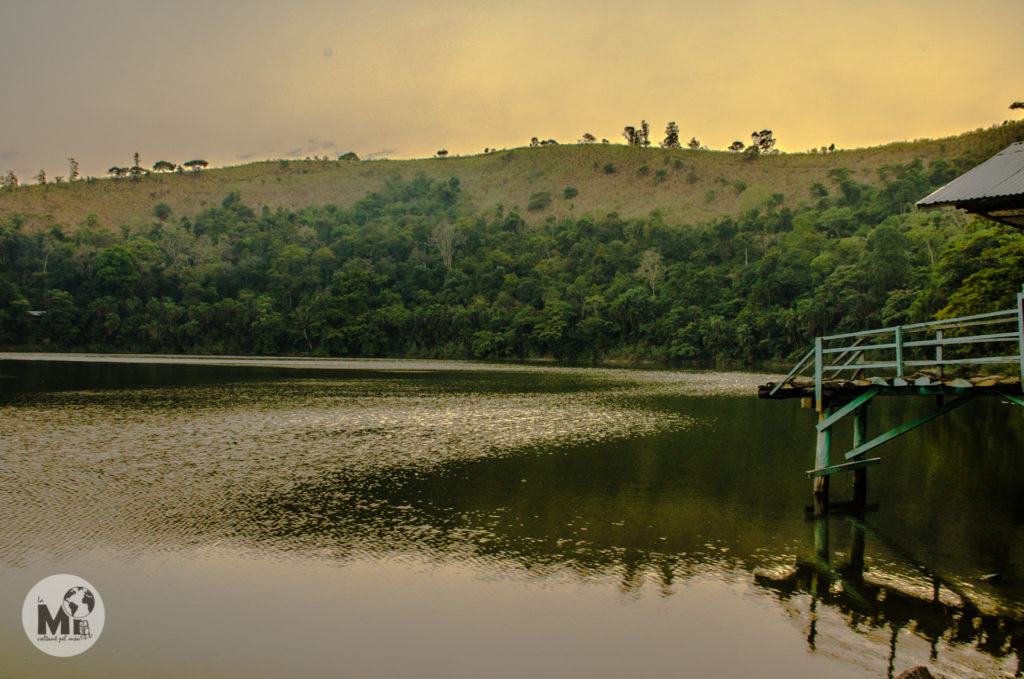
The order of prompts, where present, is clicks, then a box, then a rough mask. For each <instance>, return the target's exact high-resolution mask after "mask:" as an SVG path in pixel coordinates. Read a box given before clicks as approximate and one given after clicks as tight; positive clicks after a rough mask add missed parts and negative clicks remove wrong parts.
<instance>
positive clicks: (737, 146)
mask: <svg viewBox="0 0 1024 679" xmlns="http://www.w3.org/2000/svg"><path fill="white" fill-rule="evenodd" d="M744 146H746V144H744V143H743V142H741V141H740V140H738V139H737V140H736V141H734V142H733V143H731V144H729V150H730V151H732V152H733V153H739V152H740V151H742V150H743V147H744Z"/></svg>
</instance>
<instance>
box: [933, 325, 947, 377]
mask: <svg viewBox="0 0 1024 679" xmlns="http://www.w3.org/2000/svg"><path fill="white" fill-rule="evenodd" d="M935 341H936V342H938V344H936V345H935V360H936V361H938V363H939V364H938V365H937V366H936V368H938V371H939V379H940V380H941V379H942V378H943V377H944V376H945V374H946V373H945V367H944V366H943V365H942V331H941V330H936V331H935Z"/></svg>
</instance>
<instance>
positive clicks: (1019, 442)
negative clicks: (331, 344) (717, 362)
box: [0, 354, 1024, 679]
mask: <svg viewBox="0 0 1024 679" xmlns="http://www.w3.org/2000/svg"><path fill="white" fill-rule="evenodd" d="M26 359H32V360H26ZM768 379H770V376H768V375H761V374H753V373H739V372H699V371H643V370H625V369H581V368H557V367H543V366H497V365H484V364H475V363H459V362H429V361H383V360H382V361H303V360H255V359H254V360H237V359H219V360H217V359H176V358H134V359H133V358H116V357H68V356H41V355H39V356H16V355H10V354H6V355H0V584H2V586H0V613H2V614H0V648H2V649H3V654H2V657H0V674H2V675H4V676H33V677H72V676H73V677H78V678H81V677H104V678H110V677H134V676H149V677H175V678H179V677H184V676H209V677H246V678H253V677H279V676H297V677H298V676H317V675H324V676H338V677H516V678H522V677H530V676H533V677H556V676H557V677H621V676H624V675H626V676H640V677H650V676H658V675H663V674H666V675H671V676H692V677H705V676H706V677H753V676H756V677H780V678H782V677H785V678H787V679H792V678H800V677H808V678H810V677H816V678H817V677H821V676H826V675H827V676H830V677H837V678H841V677H887V676H888V677H891V676H894V675H895V674H898V673H899V672H901V671H903V670H905V669H907V668H909V667H912V666H914V665H918V664H926V665H928V666H929V667H930V668H931V669H932V670H933V671H937V672H941V673H943V674H946V675H947V676H949V677H974V676H985V677H1001V676H1007V675H1009V676H1013V675H1014V674H1015V673H1016V674H1017V676H1020V670H1021V658H1024V493H1022V492H1021V490H1020V489H1021V488H1022V487H1024V459H1022V455H1021V453H1022V452H1024V411H1022V410H1021V409H1020V408H1019V407H1017V406H1011V405H1008V404H1006V403H1004V402H1001V401H1000V400H999V399H998V398H982V399H977V400H976V401H974V402H972V403H970V404H969V405H967V406H964V407H963V408H961V409H959V410H957V411H954V412H953V413H952V414H950V415H948V416H945V417H943V418H940V419H939V420H937V421H935V422H932V423H930V424H928V425H925V426H924V427H922V428H920V429H918V430H916V431H914V432H911V433H910V434H907V435H906V436H904V437H902V438H900V439H897V440H896V441H894V442H892V443H889V444H886V445H885V446H883V447H882V448H880V449H879V451H880V456H881V457H882V458H883V460H884V462H883V463H882V464H881V465H880V466H878V467H873V468H871V469H870V470H869V472H868V489H867V499H866V503H864V504H853V503H849V502H846V501H848V500H851V499H852V498H853V493H852V490H851V488H850V486H851V482H850V478H849V475H837V476H836V477H834V479H833V482H832V487H833V490H832V497H831V499H832V501H833V503H834V505H835V506H834V507H833V508H832V509H831V511H829V512H827V513H824V514H821V513H815V512H814V511H813V510H812V504H813V502H812V494H811V482H810V481H809V480H808V479H807V478H806V476H805V474H804V472H805V471H806V470H807V469H809V468H810V467H811V466H813V464H812V463H813V457H814V428H813V424H814V422H815V418H814V413H813V412H811V411H807V410H801V409H800V407H799V404H798V403H796V402H783V401H760V400H758V399H757V398H756V396H754V394H755V392H756V386H757V385H758V384H759V383H763V382H765V381H767V380H768ZM930 405H931V404H930V403H929V402H928V399H926V398H889V399H876V402H875V403H873V404H872V410H871V411H870V414H869V425H868V426H869V433H875V432H877V433H881V432H882V431H884V429H883V427H884V428H885V429H888V428H889V427H892V426H894V425H895V424H897V423H899V422H902V421H904V420H906V419H907V418H909V417H911V416H913V415H914V414H915V413H923V412H925V411H926V410H927V409H928V408H929V407H930ZM835 440H836V441H837V442H838V443H837V445H838V444H839V443H846V442H848V440H849V434H847V433H844V432H843V430H840V433H839V435H838V436H837V438H836V439H835ZM56 573H72V574H75V575H78V576H81V577H83V578H85V579H86V580H88V581H89V582H90V583H91V584H92V585H94V586H95V588H96V589H97V590H98V591H99V593H100V594H101V596H102V598H103V603H104V606H105V611H106V624H105V627H104V628H103V632H102V635H101V637H100V638H98V639H97V641H96V643H95V645H94V646H93V647H92V648H90V649H89V650H88V651H86V652H85V653H83V654H81V655H79V656H75V657H73V658H52V657H50V656H47V655H45V654H43V653H41V652H40V651H38V650H36V649H35V648H34V647H33V646H32V645H31V644H30V643H29V640H28V639H27V637H26V635H25V633H24V631H23V630H22V628H21V625H20V620H19V619H18V615H17V613H18V611H20V610H21V607H22V604H23V602H24V601H25V598H26V595H27V594H28V592H29V590H30V589H31V588H32V586H33V585H34V584H35V583H36V582H37V581H39V580H41V579H42V578H44V577H46V576H48V575H52V574H56Z"/></svg>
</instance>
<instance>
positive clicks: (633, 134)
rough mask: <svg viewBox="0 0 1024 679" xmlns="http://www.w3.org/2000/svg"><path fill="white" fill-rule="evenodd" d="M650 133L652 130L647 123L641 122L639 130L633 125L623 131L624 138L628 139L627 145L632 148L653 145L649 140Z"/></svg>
mask: <svg viewBox="0 0 1024 679" xmlns="http://www.w3.org/2000/svg"><path fill="white" fill-rule="evenodd" d="M650 131H651V128H650V126H649V125H648V124H647V121H646V120H641V121H640V129H639V130H638V129H636V128H635V127H633V126H632V125H627V126H626V127H625V128H624V129H623V130H622V136H623V137H625V138H626V143H627V144H628V145H630V146H641V147H647V146H650V145H651V142H650V139H648V135H649V134H650Z"/></svg>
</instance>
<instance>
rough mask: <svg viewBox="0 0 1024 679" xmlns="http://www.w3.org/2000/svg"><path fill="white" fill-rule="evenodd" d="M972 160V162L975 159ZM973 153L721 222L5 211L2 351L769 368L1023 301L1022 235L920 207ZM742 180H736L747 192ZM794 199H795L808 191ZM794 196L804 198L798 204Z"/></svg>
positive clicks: (567, 195) (455, 200)
mask: <svg viewBox="0 0 1024 679" xmlns="http://www.w3.org/2000/svg"><path fill="white" fill-rule="evenodd" d="M972 160H973V159H972ZM966 167H969V162H968V161H964V162H959V163H958V162H947V161H944V160H936V161H933V162H931V163H930V164H929V165H927V166H925V164H924V163H922V162H921V161H914V162H911V163H908V164H903V165H888V166H884V167H881V168H879V169H878V177H877V179H878V180H879V181H876V182H873V183H872V184H871V185H868V184H864V183H860V182H858V181H856V180H855V179H854V176H853V175H854V173H852V172H850V171H848V170H845V169H844V168H836V169H833V170H832V171H830V172H829V183H828V184H827V185H826V184H824V183H816V184H815V185H814V186H813V187H812V188H811V190H810V192H809V195H807V196H800V197H797V198H798V200H797V201H794V200H792V199H791V200H785V196H782V195H781V194H776V195H774V196H771V197H769V198H768V199H766V200H765V201H764V202H763V204H761V205H759V206H757V207H756V208H754V209H750V210H747V211H746V212H744V213H742V214H741V215H739V216H738V217H720V218H716V219H713V220H711V221H709V222H708V223H703V224H673V223H666V221H665V219H664V218H663V216H662V215H661V214H660V213H659V212H658V211H654V212H652V213H651V214H649V215H648V216H647V217H645V218H642V219H636V218H633V219H624V218H620V217H619V216H618V215H617V214H615V213H612V214H606V215H604V216H600V217H594V216H581V217H554V216H551V217H548V218H546V219H539V220H538V219H533V217H534V216H536V215H537V214H538V213H540V214H543V211H544V209H545V207H546V206H547V205H549V204H550V203H551V202H552V201H563V200H572V199H573V198H574V197H575V195H576V189H574V188H573V187H571V186H568V187H565V188H564V190H563V189H561V188H559V189H558V190H557V191H552V192H549V193H546V194H537V195H535V196H534V197H533V198H531V202H530V204H529V206H528V207H527V210H528V211H529V214H530V216H531V220H530V221H531V223H530V224H527V222H526V221H525V220H524V219H523V217H522V215H521V213H520V212H518V211H517V210H516V209H505V208H504V207H503V206H502V205H496V206H493V207H492V208H489V209H487V210H484V211H480V210H478V209H475V208H473V207H471V206H470V201H468V200H467V196H466V195H465V192H464V191H463V189H462V187H461V185H460V181H459V180H458V179H457V178H455V177H452V178H450V179H448V180H445V181H439V180H435V179H429V178H427V177H423V176H421V177H418V178H415V179H412V180H403V179H400V178H396V179H394V180H392V181H390V182H388V183H387V185H386V186H385V187H384V188H383V189H381V190H379V191H376V192H371V193H369V194H367V195H366V196H365V197H364V198H363V199H362V200H359V201H357V202H356V203H355V204H353V205H351V206H350V207H348V208H341V207H338V206H335V205H323V206H319V207H307V208H302V209H299V210H294V211H291V210H285V209H283V208H279V209H277V210H270V209H267V208H264V209H262V210H255V209H253V208H251V207H249V206H247V205H246V203H245V201H244V197H243V196H240V195H239V194H238V193H237V192H232V193H231V194H229V195H227V196H226V197H224V199H223V201H222V202H221V204H220V205H219V206H216V207H211V208H208V209H206V210H205V211H202V212H200V213H198V214H196V215H194V216H192V217H179V216H177V215H175V214H174V213H173V210H172V209H171V208H170V207H169V206H167V205H164V204H158V205H157V206H156V207H155V209H154V211H153V216H152V219H151V220H150V223H149V224H148V225H147V226H146V227H145V228H127V227H125V228H122V229H120V230H119V231H114V230H111V229H109V228H104V227H101V226H100V225H99V224H98V221H97V220H86V223H85V224H84V225H81V226H78V227H77V228H75V229H74V230H73V231H71V232H70V233H65V232H64V231H63V230H62V229H61V227H60V226H57V225H51V227H50V228H49V229H41V230H40V229H38V228H34V229H32V230H31V232H29V229H27V228H26V227H25V225H24V224H23V223H22V221H21V220H20V219H19V217H18V216H17V215H14V216H7V217H3V218H0V345H2V346H4V347H7V348H15V349H39V348H44V349H47V350H89V351H118V352H121V351H123V352H156V353H165V352H166V353H188V354H257V355H269V354H287V355H312V356H351V357H369V356H389V357H457V358H480V359H490V360H508V359H529V358H541V357H553V358H555V359H559V360H564V361H573V362H594V361H601V360H626V361H647V360H650V361H656V362H661V363H666V364H680V363H682V362H688V361H701V362H709V361H718V362H722V361H730V362H738V363H746V364H749V363H753V362H757V361H763V360H787V359H790V358H792V357H793V356H794V355H796V354H798V353H802V352H803V351H805V350H806V348H807V346H808V344H809V342H810V341H811V339H812V338H813V337H814V336H816V335H820V334H826V333H832V332H839V331H844V330H854V329H864V328H869V327H876V326H883V325H891V324H896V323H902V322H912V321H919V320H927V319H930V318H934V317H935V316H936V315H940V316H941V315H960V314H964V313H971V312H979V311H988V310H993V309H1000V308H1008V307H1010V306H1012V305H1013V304H1014V295H1015V293H1016V292H1017V291H1018V290H1019V289H1020V284H1021V282H1022V279H1024V274H1022V273H1021V272H1022V271H1024V237H1022V236H1021V234H1019V233H1018V232H1016V231H1014V230H1012V229H1009V228H1006V227H1003V226H998V225H995V224H993V223H989V222H986V221H983V220H975V221H970V220H969V219H968V218H966V217H964V216H963V214H962V213H958V212H955V211H948V210H943V211H934V212H918V211H915V210H914V209H913V208H912V204H913V202H914V201H915V200H917V199H919V198H921V197H923V196H924V195H926V194H927V193H928V192H929V191H931V190H932V189H934V188H936V187H938V186H940V185H942V184H944V183H946V182H948V181H949V180H950V179H952V178H953V177H954V176H956V175H957V174H958V173H959V172H962V171H963V170H964V169H966ZM743 188H744V187H740V186H723V187H722V188H721V190H723V191H727V190H731V191H742V190H743ZM791 198H792V197H791ZM794 204H795V205H796V207H788V205H794Z"/></svg>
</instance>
